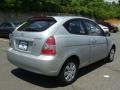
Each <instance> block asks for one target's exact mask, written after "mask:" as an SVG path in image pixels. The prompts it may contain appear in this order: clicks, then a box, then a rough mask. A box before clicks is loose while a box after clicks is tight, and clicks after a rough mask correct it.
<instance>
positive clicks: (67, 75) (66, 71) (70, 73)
mask: <svg viewBox="0 0 120 90" xmlns="http://www.w3.org/2000/svg"><path fill="white" fill-rule="evenodd" d="M77 70H78V68H77V64H76V63H75V62H73V61H70V62H67V63H65V64H64V65H63V67H62V69H61V72H60V74H59V76H58V82H59V83H60V84H65V85H68V84H70V83H72V82H74V80H75V79H76V75H77Z"/></svg>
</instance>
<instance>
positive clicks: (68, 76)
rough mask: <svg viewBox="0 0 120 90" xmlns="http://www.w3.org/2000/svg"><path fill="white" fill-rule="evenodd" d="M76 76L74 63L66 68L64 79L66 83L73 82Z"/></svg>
mask: <svg viewBox="0 0 120 90" xmlns="http://www.w3.org/2000/svg"><path fill="white" fill-rule="evenodd" d="M75 74H76V65H75V64H74V63H69V64H68V65H67V66H66V67H65V71H64V77H65V80H66V81H72V80H73V79H74V77H75Z"/></svg>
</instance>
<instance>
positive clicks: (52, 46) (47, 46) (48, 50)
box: [41, 36, 56, 55]
mask: <svg viewBox="0 0 120 90" xmlns="http://www.w3.org/2000/svg"><path fill="white" fill-rule="evenodd" d="M41 53H42V54H44V55H55V54H56V42H55V38H54V36H50V37H49V38H48V39H47V40H46V42H45V43H44V45H43V48H42V51H41Z"/></svg>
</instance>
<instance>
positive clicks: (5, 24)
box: [1, 23, 12, 27]
mask: <svg viewBox="0 0 120 90" xmlns="http://www.w3.org/2000/svg"><path fill="white" fill-rule="evenodd" d="M1 27H12V25H11V24H10V23H3V24H1Z"/></svg>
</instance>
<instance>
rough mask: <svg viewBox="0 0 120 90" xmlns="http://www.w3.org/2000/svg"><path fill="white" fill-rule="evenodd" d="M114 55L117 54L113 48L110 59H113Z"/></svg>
mask: <svg viewBox="0 0 120 90" xmlns="http://www.w3.org/2000/svg"><path fill="white" fill-rule="evenodd" d="M114 55H115V50H114V49H111V52H110V60H111V61H112V60H113V59H114Z"/></svg>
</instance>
